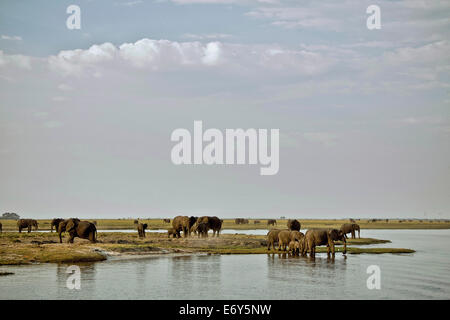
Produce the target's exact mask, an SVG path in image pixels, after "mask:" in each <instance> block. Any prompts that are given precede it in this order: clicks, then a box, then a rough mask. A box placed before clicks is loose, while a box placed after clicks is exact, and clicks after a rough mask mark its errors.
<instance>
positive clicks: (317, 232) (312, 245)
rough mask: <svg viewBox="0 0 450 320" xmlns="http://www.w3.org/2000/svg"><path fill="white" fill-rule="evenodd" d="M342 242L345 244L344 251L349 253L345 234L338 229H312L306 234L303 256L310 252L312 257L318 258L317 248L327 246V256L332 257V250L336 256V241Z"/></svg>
mask: <svg viewBox="0 0 450 320" xmlns="http://www.w3.org/2000/svg"><path fill="white" fill-rule="evenodd" d="M338 240H341V241H343V242H344V251H343V253H344V254H346V253H347V241H346V240H345V234H344V233H343V232H342V231H341V230H337V229H310V230H308V231H307V232H306V234H305V246H304V247H303V254H306V252H308V251H309V254H310V257H312V258H314V257H315V256H316V246H321V245H327V255H328V256H330V250H331V253H332V254H333V257H334V255H335V249H334V241H338Z"/></svg>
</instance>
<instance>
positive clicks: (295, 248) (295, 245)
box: [289, 240, 303, 256]
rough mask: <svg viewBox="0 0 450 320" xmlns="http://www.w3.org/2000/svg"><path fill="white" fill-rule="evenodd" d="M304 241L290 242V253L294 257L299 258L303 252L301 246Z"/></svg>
mask: <svg viewBox="0 0 450 320" xmlns="http://www.w3.org/2000/svg"><path fill="white" fill-rule="evenodd" d="M302 242H303V241H297V240H292V241H291V242H289V253H290V254H292V255H293V256H298V255H299V253H300V252H301V251H302V249H301V244H302Z"/></svg>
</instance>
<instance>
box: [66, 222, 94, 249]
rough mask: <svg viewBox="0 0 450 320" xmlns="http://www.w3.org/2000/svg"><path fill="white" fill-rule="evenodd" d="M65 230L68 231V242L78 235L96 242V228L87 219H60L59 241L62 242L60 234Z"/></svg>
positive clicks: (71, 241)
mask: <svg viewBox="0 0 450 320" xmlns="http://www.w3.org/2000/svg"><path fill="white" fill-rule="evenodd" d="M64 231H67V232H68V233H69V240H68V242H69V243H73V240H74V239H75V238H76V237H78V238H82V239H88V240H89V241H90V242H92V243H96V242H97V228H96V227H95V225H94V224H93V223H91V222H89V221H80V219H76V218H71V219H67V220H64V221H62V222H61V223H60V224H59V226H58V233H59V242H60V243H62V238H61V234H62V233H63V232H64Z"/></svg>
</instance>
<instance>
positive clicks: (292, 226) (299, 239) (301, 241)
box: [267, 220, 360, 258]
mask: <svg viewBox="0 0 450 320" xmlns="http://www.w3.org/2000/svg"><path fill="white" fill-rule="evenodd" d="M287 227H288V229H287V230H277V229H272V230H270V231H269V232H268V233H267V250H270V247H272V249H273V250H275V243H277V244H278V250H279V251H280V250H283V251H286V250H287V251H288V252H289V253H290V254H292V255H302V256H306V255H307V254H308V253H309V255H310V257H313V258H314V257H315V255H316V246H322V245H326V246H327V255H328V256H329V255H330V252H331V254H332V255H333V257H334V255H335V244H334V242H335V241H342V242H343V243H344V250H343V253H344V254H346V253H347V241H346V239H347V234H348V233H351V235H352V238H355V237H356V236H355V231H356V230H357V231H358V237H360V227H359V225H357V224H356V223H346V224H343V225H342V226H341V228H340V229H339V230H338V229H309V230H308V231H306V233H305V234H303V233H302V232H300V227H301V224H300V222H298V221H297V220H289V221H288V222H287Z"/></svg>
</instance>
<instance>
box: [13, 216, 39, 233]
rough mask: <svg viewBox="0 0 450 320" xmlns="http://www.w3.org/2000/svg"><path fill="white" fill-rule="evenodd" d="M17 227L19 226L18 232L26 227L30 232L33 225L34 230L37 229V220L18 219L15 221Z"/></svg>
mask: <svg viewBox="0 0 450 320" xmlns="http://www.w3.org/2000/svg"><path fill="white" fill-rule="evenodd" d="M17 227H18V228H19V232H22V229H28V233H30V232H31V227H34V230H37V229H38V222H37V221H36V220H34V219H19V220H18V221H17Z"/></svg>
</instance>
